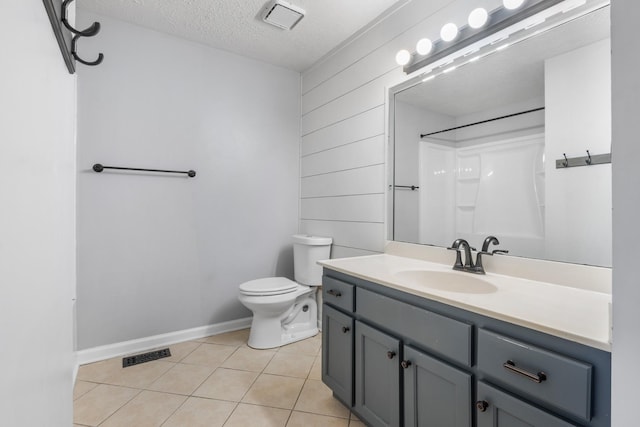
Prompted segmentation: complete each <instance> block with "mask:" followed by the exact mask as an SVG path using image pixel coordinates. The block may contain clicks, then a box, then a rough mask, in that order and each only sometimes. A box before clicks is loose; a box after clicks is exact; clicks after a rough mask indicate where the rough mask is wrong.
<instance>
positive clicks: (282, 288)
mask: <svg viewBox="0 0 640 427" xmlns="http://www.w3.org/2000/svg"><path fill="white" fill-rule="evenodd" d="M331 242H332V240H331V238H330V237H317V236H306V235H301V234H296V235H294V236H293V262H294V264H293V268H294V275H295V280H296V281H295V282H294V281H292V280H289V279H287V278H285V277H268V278H265V279H257V280H251V281H249V282H245V283H243V284H241V285H240V295H239V296H238V299H239V300H240V302H241V303H242V304H244V306H245V307H247V308H248V309H249V310H251V311H253V321H252V322H251V332H250V334H249V343H248V344H249V346H250V347H253V348H273V347H280V346H282V345H285V344H289V343H292V342H295V341H299V340H302V339H305V338H309V337H312V336H314V335H316V334H317V333H318V304H317V301H316V290H317V287H318V286H320V285H321V284H322V267H321V266H319V265H318V264H317V263H316V261H319V260H322V259H329V255H330V252H331ZM296 282H297V283H296Z"/></svg>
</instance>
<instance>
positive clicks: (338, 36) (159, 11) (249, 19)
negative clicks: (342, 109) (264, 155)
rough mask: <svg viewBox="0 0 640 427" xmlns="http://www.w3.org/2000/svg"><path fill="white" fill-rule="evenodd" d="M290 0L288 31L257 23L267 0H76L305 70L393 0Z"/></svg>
mask: <svg viewBox="0 0 640 427" xmlns="http://www.w3.org/2000/svg"><path fill="white" fill-rule="evenodd" d="M407 1H408V0H401V1H398V0H346V1H345V0H291V1H289V3H291V4H294V5H295V6H298V7H301V8H302V9H304V10H305V12H306V14H305V17H304V18H303V19H302V21H300V23H299V24H298V25H297V26H296V27H295V28H294V29H293V30H291V31H287V30H281V29H279V28H277V27H274V26H271V25H269V24H266V23H264V22H262V11H263V9H264V7H265V6H266V5H267V3H268V1H267V0H80V1H78V2H77V3H78V7H81V8H84V9H87V10H90V11H93V12H97V13H100V14H103V15H107V16H110V17H113V18H117V19H121V20H123V21H127V22H130V23H134V24H137V25H141V26H143V27H147V28H151V29H154V30H157V31H162V32H164V33H169V34H173V35H175V36H178V37H182V38H185V39H188V40H193V41H196V42H200V43H204V44H207V45H209V46H212V47H215V48H219V49H224V50H228V51H231V52H235V53H238V54H240V55H243V56H247V57H250V58H255V59H259V60H262V61H265V62H269V63H271V64H274V65H278V66H281V67H285V68H289V69H292V70H296V71H304V70H306V69H307V68H309V67H310V66H311V65H312V64H313V63H314V62H316V61H317V60H318V59H320V58H322V56H324V55H325V54H327V53H328V52H329V51H331V50H332V49H333V48H334V47H336V46H337V45H339V44H340V43H341V42H343V41H344V40H346V39H347V38H348V37H349V36H351V35H352V34H354V33H355V32H357V31H358V30H359V29H361V28H362V27H364V26H365V25H366V24H367V23H369V22H370V21H372V20H374V19H375V18H376V17H378V16H379V15H380V14H382V13H383V12H384V11H385V10H387V9H388V8H390V7H392V6H394V5H395V4H396V3H398V4H404V3H406V2H407Z"/></svg>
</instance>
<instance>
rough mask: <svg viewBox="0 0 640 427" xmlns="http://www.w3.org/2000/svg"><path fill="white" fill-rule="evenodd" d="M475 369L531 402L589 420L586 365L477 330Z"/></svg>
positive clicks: (589, 401)
mask: <svg viewBox="0 0 640 427" xmlns="http://www.w3.org/2000/svg"><path fill="white" fill-rule="evenodd" d="M478 369H479V370H480V371H481V372H483V373H485V374H486V375H487V376H488V377H490V378H491V380H492V381H493V382H495V383H498V384H499V385H502V386H503V387H505V388H508V389H510V390H513V391H514V392H517V393H518V394H520V395H522V396H524V397H526V398H528V399H530V400H532V401H534V402H538V403H540V404H544V405H548V406H550V407H553V408H556V409H558V410H560V411H564V412H566V413H567V414H570V415H574V416H576V417H578V418H580V419H583V420H586V421H589V420H590V419H591V378H592V367H591V365H589V364H587V363H583V362H580V361H578V360H575V359H570V358H568V357H566V356H563V355H561V354H558V353H553V352H550V351H547V350H545V349H542V348H539V347H535V346H532V345H529V344H528V343H526V342H523V341H519V340H516V339H513V338H510V337H507V336H503V335H499V334H496V333H494V332H490V331H487V330H484V329H479V330H478Z"/></svg>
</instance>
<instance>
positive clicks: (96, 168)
mask: <svg viewBox="0 0 640 427" xmlns="http://www.w3.org/2000/svg"><path fill="white" fill-rule="evenodd" d="M92 169H93V170H94V171H95V172H102V171H103V170H105V169H116V170H125V171H138V172H161V173H183V174H185V175H187V176H188V177H189V178H193V177H195V176H196V171H194V170H193V169H191V170H188V171H172V170H166V169H144V168H126V167H121V166H104V165H101V164H100V163H96V164H95V165H93V167H92Z"/></svg>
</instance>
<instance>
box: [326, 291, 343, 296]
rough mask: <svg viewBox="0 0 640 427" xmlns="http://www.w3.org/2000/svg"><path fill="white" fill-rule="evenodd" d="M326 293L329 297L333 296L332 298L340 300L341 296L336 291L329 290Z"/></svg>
mask: <svg viewBox="0 0 640 427" xmlns="http://www.w3.org/2000/svg"><path fill="white" fill-rule="evenodd" d="M327 293H328V294H329V295H333V296H334V297H336V298H340V297H341V296H342V294H341V293H340V292H338V291H334V290H333V289H329V290H328V291H327Z"/></svg>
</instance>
